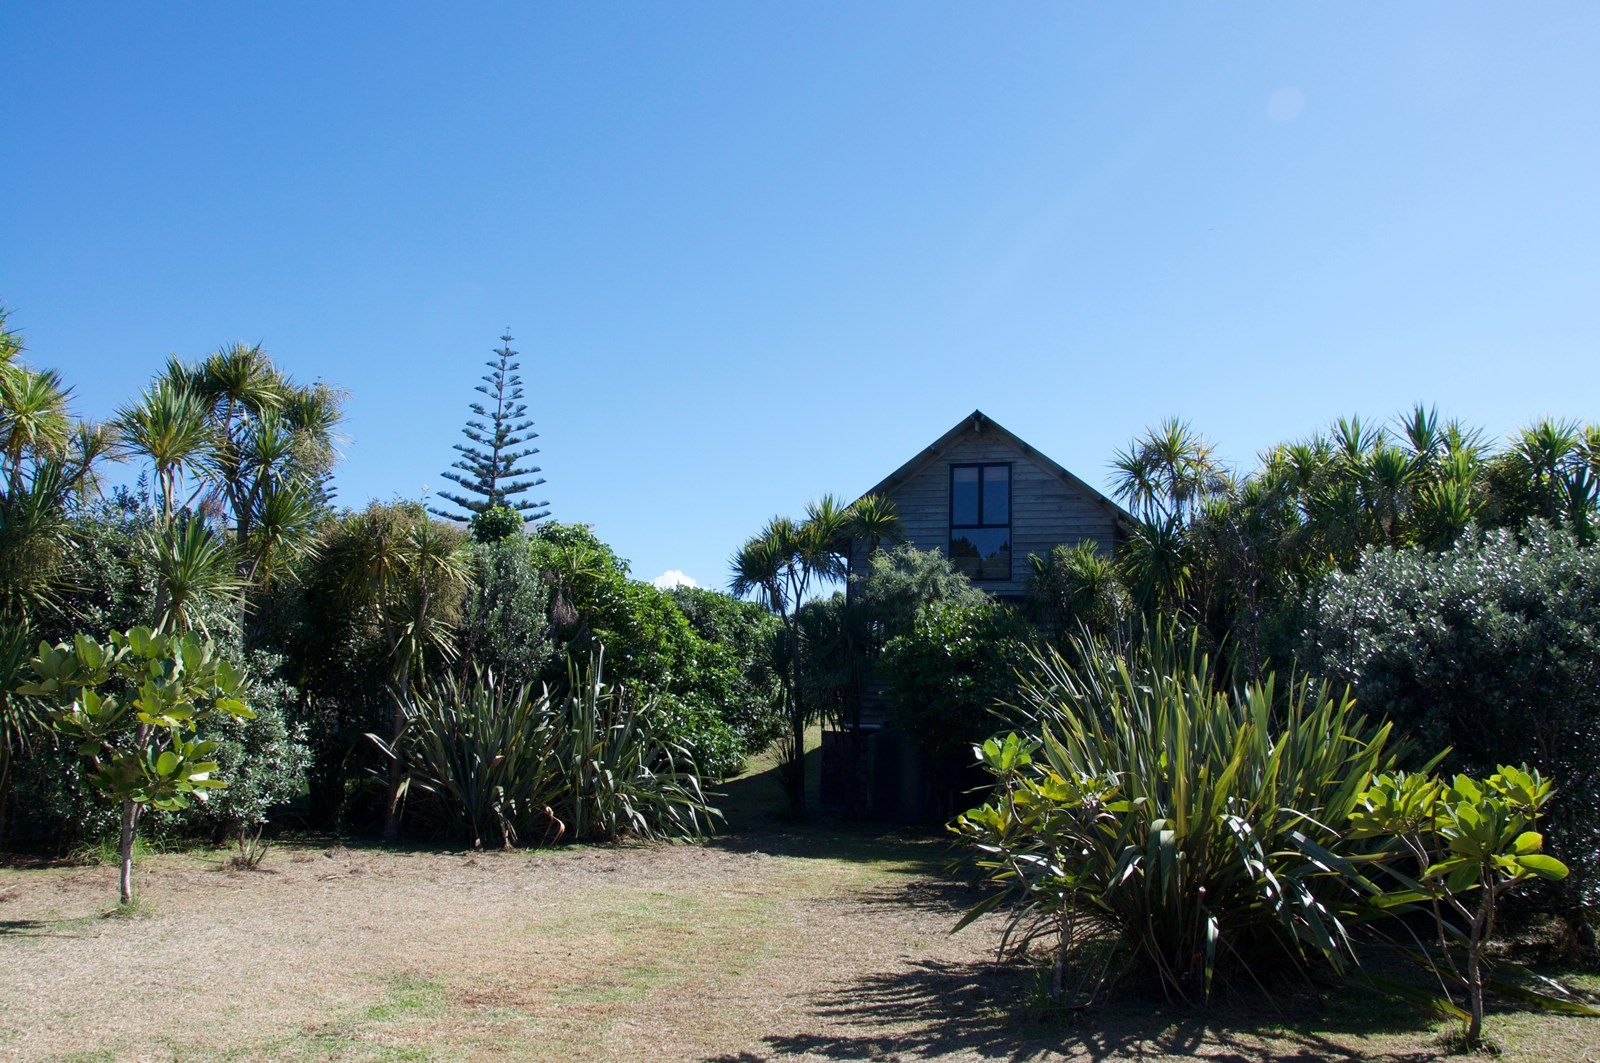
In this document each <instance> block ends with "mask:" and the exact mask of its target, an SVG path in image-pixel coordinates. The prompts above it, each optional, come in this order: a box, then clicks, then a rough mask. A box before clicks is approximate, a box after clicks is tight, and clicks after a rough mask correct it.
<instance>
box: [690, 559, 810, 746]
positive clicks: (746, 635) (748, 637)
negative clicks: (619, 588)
mask: <svg viewBox="0 0 1600 1063" xmlns="http://www.w3.org/2000/svg"><path fill="white" fill-rule="evenodd" d="M671 593H672V599H673V601H674V602H676V603H677V606H678V608H679V609H680V610H681V611H682V612H683V615H684V617H685V619H687V620H688V621H689V626H690V627H692V628H693V629H694V631H695V633H696V634H697V635H699V636H700V638H701V639H703V640H704V641H705V643H706V646H707V647H708V650H709V656H710V657H711V658H713V660H710V661H709V662H708V664H709V667H708V668H707V673H708V674H707V676H706V677H705V678H704V680H703V682H702V687H703V688H704V689H705V690H706V693H707V697H708V698H709V699H710V701H711V702H712V703H713V704H714V705H716V706H717V707H718V714H719V715H720V716H721V717H722V719H723V720H725V721H726V722H727V724H728V725H729V726H730V727H732V728H733V730H734V732H735V733H737V734H738V736H739V738H740V740H741V742H742V744H743V752H745V753H756V752H759V751H761V750H763V749H765V748H766V747H767V746H768V745H770V744H771V743H772V741H773V739H775V738H777V737H778V735H779V734H780V733H782V731H783V727H784V720H785V717H784V713H783V710H782V706H781V705H780V703H779V698H778V674H777V672H776V671H774V670H773V667H772V643H773V640H774V639H776V638H777V637H778V633H779V631H780V630H781V628H782V625H781V624H780V622H779V620H778V618H777V617H775V616H773V615H772V614H771V613H770V612H768V611H767V610H766V609H763V608H762V607H761V606H760V605H757V604H756V603H755V602H742V601H740V600H739V599H737V598H734V597H732V596H731V595H727V594H722V593H719V592H717V591H711V590H706V589H704V588H701V587H676V588H674V589H673V590H672V592H671Z"/></svg>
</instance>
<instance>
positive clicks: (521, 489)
mask: <svg viewBox="0 0 1600 1063" xmlns="http://www.w3.org/2000/svg"><path fill="white" fill-rule="evenodd" d="M500 341H501V343H503V344H504V346H502V347H500V348H499V349H498V350H496V351H495V352H494V355H495V356H494V358H492V359H490V360H489V361H487V362H485V363H484V364H485V365H486V366H488V368H489V371H488V372H487V373H485V374H484V375H483V376H482V377H481V378H480V379H481V380H482V381H483V383H481V384H479V385H478V386H477V387H476V388H474V389H473V390H475V391H477V392H479V393H480V394H482V395H483V396H484V398H483V400H482V401H479V402H474V403H472V404H471V405H470V406H469V407H468V409H470V410H471V411H472V416H471V417H469V418H468V419H467V423H466V427H464V428H462V430H461V434H462V435H464V436H466V437H467V442H465V443H457V444H455V449H456V450H457V451H459V452H460V454H461V457H460V458H458V459H456V461H455V462H454V463H453V464H452V465H451V466H450V468H449V469H446V470H445V471H444V473H443V474H442V475H443V476H444V478H445V479H447V480H450V481H452V482H453V483H456V484H459V485H460V487H461V491H440V492H439V497H440V498H443V499H444V500H445V501H447V502H451V503H454V504H455V506H456V507H457V509H456V510H454V511H452V510H447V509H430V512H432V513H434V514H436V515H437V516H440V517H444V518H446V519H448V520H460V521H469V520H471V519H472V518H473V517H474V516H476V515H477V514H479V513H482V512H483V511H484V510H486V509H490V508H491V507H494V506H506V507H509V508H510V509H512V510H514V511H516V512H517V513H519V514H521V515H522V519H523V520H524V521H536V520H540V519H542V518H544V517H547V516H549V515H550V510H549V505H550V503H549V502H532V501H529V500H528V499H526V498H523V497H521V496H522V495H524V494H525V493H526V492H528V491H530V490H532V489H533V488H535V487H538V486H540V485H541V484H543V483H544V477H542V476H540V475H539V473H540V472H541V471H542V470H541V469H540V468H539V466H537V465H531V464H529V463H528V459H529V458H532V457H533V456H534V455H535V454H537V453H539V448H538V447H535V446H530V445H529V444H531V443H532V442H533V441H534V440H535V439H538V438H539V433H537V432H535V431H534V430H533V419H532V418H530V417H529V416H528V405H527V403H525V402H523V401H522V398H523V394H524V392H523V389H522V377H521V376H519V375H518V373H517V371H518V370H519V369H521V368H522V364H521V363H520V362H518V361H517V360H516V358H517V352H516V351H514V350H512V349H511V335H510V330H507V334H506V335H504V336H501V337H500Z"/></svg>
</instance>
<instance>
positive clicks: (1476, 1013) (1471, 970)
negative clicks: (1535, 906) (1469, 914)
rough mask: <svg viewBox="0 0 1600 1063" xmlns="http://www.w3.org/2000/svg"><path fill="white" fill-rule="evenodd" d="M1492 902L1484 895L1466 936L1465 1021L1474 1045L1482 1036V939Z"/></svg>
mask: <svg viewBox="0 0 1600 1063" xmlns="http://www.w3.org/2000/svg"><path fill="white" fill-rule="evenodd" d="M1493 903H1494V899H1493V897H1492V896H1489V897H1485V898H1484V902H1483V906H1482V907H1480V908H1479V909H1478V914H1477V916H1476V917H1475V918H1474V919H1473V920H1472V928H1471V931H1470V932H1469V934H1468V936H1467V992H1468V993H1469V994H1470V995H1471V1008H1472V1019H1471V1020H1470V1021H1469V1022H1468V1023H1467V1043H1468V1044H1469V1045H1475V1044H1477V1043H1478V1040H1479V1038H1481V1037H1482V1036H1483V961H1482V958H1481V957H1482V952H1483V941H1484V926H1485V923H1486V922H1487V913H1488V908H1489V906H1490V905H1492V904H1493Z"/></svg>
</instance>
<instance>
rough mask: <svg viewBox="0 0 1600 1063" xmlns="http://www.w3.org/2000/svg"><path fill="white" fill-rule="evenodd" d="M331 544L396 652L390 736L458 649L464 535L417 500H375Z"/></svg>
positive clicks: (395, 795)
mask: <svg viewBox="0 0 1600 1063" xmlns="http://www.w3.org/2000/svg"><path fill="white" fill-rule="evenodd" d="M329 538H330V542H329V544H328V546H327V550H328V551H329V554H330V557H329V560H330V561H332V562H333V564H334V571H336V572H338V573H340V578H341V580H342V582H343V588H342V589H343V591H344V593H345V595H346V596H347V597H348V599H349V600H350V601H351V602H353V603H356V604H357V605H358V608H359V610H360V611H361V612H362V613H363V614H365V617H366V619H367V621H368V622H370V623H371V624H372V626H373V627H374V628H376V629H377V631H378V632H379V634H380V636H381V638H382V640H383V643H384V646H385V648H386V649H387V651H388V654H389V661H390V668H391V672H390V679H391V684H392V692H393V702H392V711H391V717H390V723H391V728H390V735H391V739H394V738H396V737H397V736H398V735H399V734H400V732H401V730H402V729H403V728H404V727H405V699H406V698H407V696H408V695H409V693H410V691H411V689H412V684H413V682H414V681H415V679H416V678H417V676H418V674H419V673H420V672H421V671H422V670H423V669H424V668H425V667H426V664H427V663H428V662H430V661H440V660H447V659H449V658H450V657H451V656H452V654H453V653H454V649H455V642H454V638H453V633H452V629H453V627H454V625H455V623H456V620H457V619H458V617H459V615H460V608H461V600H462V597H463V595H464V593H465V591H466V585H467V579H468V576H467V566H466V553H465V541H466V537H465V535H464V533H462V532H460V531H458V530H456V529H452V528H450V527H448V526H446V525H441V524H438V523H436V522H435V521H433V520H432V519H431V518H429V516H428V515H427V513H426V512H425V511H424V510H423V507H422V506H420V505H418V504H416V503H405V504H401V505H384V504H381V503H373V504H372V505H370V506H368V507H367V508H366V509H365V510H364V511H362V512H361V513H358V514H354V515H353V516H350V517H348V518H345V519H344V520H343V521H341V522H340V524H339V525H338V526H337V527H335V528H334V529H333V530H332V532H331V535H330V537H329ZM402 782H403V780H402V777H401V774H400V770H399V765H398V762H394V763H393V764H392V766H391V771H390V794H389V805H388V812H387V814H386V817H385V820H384V836H385V837H388V838H393V837H395V836H396V835H397V833H398V831H399V802H400V798H401V795H402V789H401V787H402Z"/></svg>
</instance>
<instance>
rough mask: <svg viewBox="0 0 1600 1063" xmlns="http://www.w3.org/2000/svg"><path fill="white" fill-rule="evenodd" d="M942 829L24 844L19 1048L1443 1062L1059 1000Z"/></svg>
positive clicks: (1538, 1021) (4, 1032)
mask: <svg viewBox="0 0 1600 1063" xmlns="http://www.w3.org/2000/svg"><path fill="white" fill-rule="evenodd" d="M949 856H950V851H949V849H948V848H947V847H946V846H945V844H944V843H943V842H942V841H941V840H940V839H938V838H924V837H915V836H904V835H896V834H888V833H881V832H872V831H864V830H851V829H848V828H844V827H841V826H838V825H833V826H829V825H826V824H819V825H815V826H811V827H807V828H805V829H803V830H801V829H793V828H786V827H783V826H781V825H780V824H777V823H776V822H772V821H767V822H765V823H761V822H756V823H754V825H750V824H746V825H744V826H741V827H740V828H739V829H738V830H737V831H736V832H735V833H733V834H732V835H731V836H729V837H726V838H723V839H721V840H718V841H715V842H712V843H710V844H707V845H703V846H687V845H680V846H649V847H627V848H620V849H593V848H570V849H563V850H559V851H541V852H512V853H499V852H495V853H483V854H476V855H473V854H466V853H460V852H425V851H415V850H412V851H405V850H384V849H376V848H364V849H363V848H341V847H326V846H298V847H290V846H282V847H279V848H278V849H275V850H274V851H273V852H272V853H271V854H270V855H269V857H268V859H267V862H266V864H265V869H264V870H262V871H257V872H245V871H236V870H227V869H225V868H224V866H223V865H224V861H223V860H222V858H221V857H220V856H219V855H218V854H214V853H187V854H172V855H163V856H154V857H150V858H147V859H146V860H145V861H144V862H143V863H142V865H141V866H140V867H139V869H138V872H137V874H138V876H139V881H140V883H141V889H142V909H141V911H140V912H139V913H138V914H136V915H134V916H131V917H129V916H119V915H107V914H106V913H107V912H108V910H110V909H112V908H113V905H112V904H111V902H112V901H113V900H114V869H111V868H106V867H82V866H13V867H8V868H5V869H3V870H0V972H3V973H0V1057H4V1058H18V1059H39V1058H44V1059H59V1058H67V1059H83V1060H89V1059H119V1060H120V1059H152V1060H154V1059H160V1060H166V1059H183V1060H190V1059H240V1060H256V1059H348V1060H358V1059H359V1060H371V1059H406V1060H409V1059H423V1060H434V1059H437V1060H456V1059H527V1060H560V1061H563V1063H576V1061H580V1060H653V1061H664V1060H680V1059H681V1060H718V1061H753V1060H764V1059H777V1058H784V1059H791V1058H794V1059H816V1060H840V1059H885V1060H896V1059H898V1060H907V1059H922V1058H931V1057H940V1058H953V1059H965V1060H1022V1059H1073V1060H1088V1059H1093V1060H1101V1059H1114V1058H1139V1059H1162V1058H1189V1057H1194V1056H1200V1057H1205V1058H1213V1059H1227V1060H1255V1059H1264V1058H1285V1059H1297V1060H1312V1059H1348V1058H1362V1059H1372V1058H1378V1059H1391V1060H1420V1059H1430V1058H1434V1057H1436V1056H1438V1055H1441V1054H1443V1049H1442V1048H1440V1047H1439V1042H1438V1029H1439V1028H1438V1027H1437V1026H1436V1024H1434V1023H1432V1022H1431V1021H1427V1020H1419V1019H1416V1018H1414V1017H1412V1016H1410V1015H1408V1014H1407V1013H1405V1012H1404V1011H1401V1012H1399V1013H1395V1012H1393V1010H1392V1009H1389V1010H1385V1009H1383V1008H1379V1009H1377V1010H1376V1011H1374V1010H1373V1009H1372V1008H1371V1007H1370V1006H1369V1005H1367V1004H1363V1003H1361V1002H1353V1001H1352V1002H1343V1003H1341V1002H1339V1001H1333V1002H1330V1003H1329V1004H1328V1005H1326V1006H1325V1007H1323V1008H1321V1009H1318V1011H1317V1012H1316V1013H1315V1014H1314V1015H1310V1016H1307V1015H1303V1014H1301V1015H1297V1016H1295V1017H1293V1018H1290V1017H1286V1016H1285V1015H1283V1014H1281V1013H1255V1014H1248V1013H1241V1012H1239V1011H1238V1010H1236V1009H1216V1010H1213V1011H1210V1012H1206V1013H1202V1014H1198V1015H1197V1014H1195V1013H1193V1012H1188V1013H1183V1012H1176V1011H1168V1010H1165V1009H1162V1008H1160V1007H1155V1006H1149V1007H1140V1006H1133V1005H1123V1006H1118V1007H1113V1008H1109V1009H1105V1010H1101V1011H1096V1012H1094V1013H1092V1014H1086V1015H1084V1016H1083V1017H1081V1018H1080V1019H1078V1020H1077V1021H1075V1022H1071V1023H1062V1022H1060V1021H1059V1020H1057V1021H1053V1022H1051V1023H1048V1024H1045V1023H1038V1022H1032V1021H1030V1020H1028V1019H1027V1018H1026V1017H1025V1016H1023V1015H1020V1014H1019V1013H1018V1010H1017V1008H1016V1005H1015V1001H1016V1000H1017V998H1018V995H1019V988H1020V985H1021V983H1020V981H1019V979H1021V978H1024V977H1026V975H1023V974H1019V973H1018V972H1017V971H1015V970H1014V969H1013V968H1009V967H1003V966H1000V965H997V964H995V963H994V962H993V954H992V949H993V945H994V942H995V938H994V929H993V928H985V927H983V926H982V925H981V924H980V925H979V926H977V927H974V928H971V929H969V930H966V931H963V932H962V933H961V934H958V935H955V936H951V935H950V934H949V933H948V931H949V929H950V927H951V925H952V924H953V922H954V921H955V918H956V915H957V913H959V911H960V910H961V908H962V907H964V906H965V905H967V904H969V903H971V901H972V900H973V899H974V898H973V896H972V895H970V894H968V893H967V892H965V890H964V888H962V887H958V886H957V887H953V886H950V885H949V884H948V881H947V879H946V878H945V876H943V875H942V874H941V871H942V869H943V868H944V867H945V864H946V861H947V860H948V859H949ZM1490 1028H1491V1032H1492V1033H1493V1034H1494V1035H1495V1036H1496V1037H1497V1038H1498V1039H1499V1040H1500V1041H1501V1042H1502V1044H1503V1045H1504V1046H1505V1050H1506V1056H1507V1057H1508V1058H1512V1059H1518V1058H1522V1059H1542V1060H1579V1059H1600V1020H1583V1019H1565V1018H1554V1019H1552V1018H1545V1017H1534V1016H1529V1015H1523V1014H1517V1013H1512V1014H1499V1015H1496V1016H1494V1017H1493V1018H1492V1020H1491V1023H1490Z"/></svg>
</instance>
